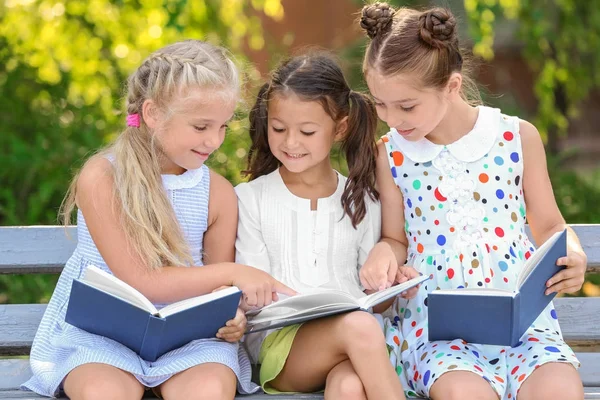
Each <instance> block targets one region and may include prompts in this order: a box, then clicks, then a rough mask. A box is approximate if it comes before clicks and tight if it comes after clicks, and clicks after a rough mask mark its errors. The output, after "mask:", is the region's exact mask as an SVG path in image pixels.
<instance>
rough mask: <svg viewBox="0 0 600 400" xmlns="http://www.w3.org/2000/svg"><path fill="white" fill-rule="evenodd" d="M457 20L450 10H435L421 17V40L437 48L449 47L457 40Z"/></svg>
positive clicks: (424, 13) (426, 12)
mask: <svg viewBox="0 0 600 400" xmlns="http://www.w3.org/2000/svg"><path fill="white" fill-rule="evenodd" d="M455 28H456V19H455V18H454V15H452V13H451V12H450V11H449V10H446V9H444V8H434V9H432V10H429V11H425V12H423V13H422V14H421V16H420V17H419V34H420V37H421V40H423V41H424V42H425V43H427V44H429V45H430V46H433V47H436V48H443V47H447V46H448V45H449V44H451V43H452V42H454V41H455V40H456V32H455V30H456V29H455Z"/></svg>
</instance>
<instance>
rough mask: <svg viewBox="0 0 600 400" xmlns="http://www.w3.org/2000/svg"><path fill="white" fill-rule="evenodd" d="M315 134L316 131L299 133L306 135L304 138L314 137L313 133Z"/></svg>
mask: <svg viewBox="0 0 600 400" xmlns="http://www.w3.org/2000/svg"><path fill="white" fill-rule="evenodd" d="M315 132H316V131H312V132H304V131H300V133H302V134H303V135H306V136H310V135H314V133H315Z"/></svg>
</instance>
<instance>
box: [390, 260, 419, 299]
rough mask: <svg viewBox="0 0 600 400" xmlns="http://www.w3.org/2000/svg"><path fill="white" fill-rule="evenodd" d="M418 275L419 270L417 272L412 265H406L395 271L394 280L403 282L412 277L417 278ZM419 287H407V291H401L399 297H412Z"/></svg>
mask: <svg viewBox="0 0 600 400" xmlns="http://www.w3.org/2000/svg"><path fill="white" fill-rule="evenodd" d="M418 276H419V272H417V270H416V269H414V268H413V267H408V266H403V267H399V268H398V272H397V273H396V282H397V283H404V282H406V281H409V280H411V279H413V278H417V277H418ZM420 287H421V285H417V286H415V287H412V288H410V289H408V290H407V291H404V292H402V294H400V297H403V298H405V299H412V298H414V297H415V296H416V295H417V292H418V291H419V288H420Z"/></svg>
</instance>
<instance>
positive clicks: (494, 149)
mask: <svg viewBox="0 0 600 400" xmlns="http://www.w3.org/2000/svg"><path fill="white" fill-rule="evenodd" d="M360 23H361V26H362V27H363V28H364V29H365V30H366V32H367V34H368V36H369V37H370V38H371V42H370V44H369V46H368V48H367V52H366V54H365V60H364V64H363V70H364V74H365V77H366V81H367V84H368V86H369V90H370V92H371V95H372V97H373V99H374V100H375V105H376V108H377V113H378V115H379V117H380V118H381V120H383V121H384V122H386V123H387V124H388V125H389V127H390V131H389V133H388V134H387V135H385V136H384V137H383V139H382V140H381V142H380V143H379V144H378V149H379V153H378V158H377V189H378V190H379V193H380V197H381V207H382V237H383V238H384V240H385V241H386V243H389V244H390V248H389V249H388V252H387V253H383V252H381V253H379V254H378V255H377V257H371V258H370V259H369V260H367V261H366V262H365V265H364V266H363V270H364V273H365V275H366V276H370V275H371V274H373V273H375V272H376V273H378V274H379V275H385V273H386V271H387V269H388V267H387V266H388V264H389V260H390V259H392V260H394V259H398V260H407V263H406V264H407V265H410V266H413V267H414V268H415V269H417V270H418V271H419V272H420V273H422V274H426V275H431V276H432V280H430V281H428V282H427V283H426V284H424V285H423V286H422V287H421V289H420V290H419V291H418V293H417V296H416V297H415V298H414V299H411V300H409V301H408V304H403V305H397V307H395V308H394V309H395V311H396V313H397V315H398V316H401V317H402V319H400V318H398V321H401V324H400V326H398V325H396V326H389V327H387V328H388V330H387V332H386V336H387V338H388V344H390V345H392V346H396V347H395V349H394V352H392V353H396V360H397V361H396V363H397V366H398V371H399V375H400V376H401V378H404V379H406V381H404V383H405V387H407V388H410V389H411V391H412V392H413V393H414V392H416V394H418V395H420V396H425V397H431V398H432V399H435V400H439V399H459V398H474V397H476V398H478V399H490V400H497V399H498V398H500V399H502V400H508V399H511V400H512V399H517V400H529V399H549V398H561V399H583V387H582V384H581V381H580V378H579V375H578V374H577V371H576V368H577V367H578V366H579V362H578V360H577V358H576V357H575V354H574V353H573V351H572V350H571V348H569V346H568V345H567V344H566V343H565V341H564V339H563V337H562V335H561V333H560V327H559V325H558V321H557V317H556V312H555V311H554V308H553V306H552V304H550V305H549V306H548V307H547V308H546V310H544V311H543V312H542V314H541V315H540V316H539V317H538V319H537V320H536V321H535V322H534V323H533V325H532V326H531V327H530V328H529V329H528V330H527V332H525V334H524V335H523V336H522V338H521V340H520V342H519V344H518V345H517V346H515V347H512V348H511V347H501V346H489V345H481V344H475V343H466V342H465V341H463V340H461V339H457V340H453V341H436V342H430V341H428V331H427V326H428V313H427V294H428V292H430V291H432V290H434V289H436V288H441V289H458V288H467V287H468V288H473V287H474V288H478V287H487V288H499V289H508V290H513V289H514V288H515V287H516V283H517V276H518V274H519V271H520V270H521V268H522V267H523V264H524V262H525V260H526V259H527V258H528V257H530V255H531V254H532V253H533V252H534V251H535V248H534V245H533V244H532V243H531V242H530V241H529V239H528V236H527V233H526V230H525V223H526V221H527V222H528V223H529V226H530V228H531V232H532V233H533V237H534V239H535V242H536V243H537V244H538V245H541V244H542V243H544V242H545V241H546V240H547V239H548V238H549V237H550V236H552V235H553V234H554V233H555V232H559V231H562V230H564V229H565V228H567V229H568V251H567V256H566V257H564V258H560V259H558V260H557V264H558V265H566V267H567V268H565V269H564V270H562V271H561V272H559V273H558V274H557V275H555V276H554V277H552V278H551V279H550V280H549V281H548V282H547V283H546V286H547V288H546V293H552V292H559V293H560V292H563V293H569V292H574V291H577V290H579V289H580V288H581V285H582V283H583V277H584V273H585V269H586V256H585V254H584V252H583V250H582V248H581V245H580V244H579V241H578V239H577V236H576V235H575V233H574V232H573V231H572V230H571V229H570V228H568V227H567V225H566V223H565V220H564V219H563V217H562V215H561V214H560V211H559V209H558V207H557V206H556V201H555V199H554V195H553V193H552V186H551V183H550V179H549V177H548V171H547V169H546V156H545V154H544V147H543V144H542V140H541V138H540V134H539V133H538V131H537V129H536V128H535V127H534V126H533V125H531V124H530V123H528V122H526V121H523V120H520V119H519V118H516V117H511V116H507V115H503V114H502V113H501V112H500V110H498V109H494V108H489V107H484V106H481V105H478V106H477V104H478V103H480V100H479V101H478V99H477V97H478V96H476V95H475V96H473V94H474V93H476V91H474V90H473V89H474V85H473V84H471V83H470V81H469V80H468V73H467V72H468V71H467V68H466V67H467V61H468V60H466V59H465V57H464V56H463V54H462V53H461V50H460V48H459V44H458V37H457V27H456V20H455V18H454V16H453V15H452V13H451V12H450V11H449V10H446V9H442V8H433V9H430V10H427V11H423V12H421V11H417V10H411V9H399V10H394V9H393V8H392V7H390V6H389V5H387V4H385V3H375V4H372V5H369V6H365V7H364V8H363V12H362V18H361V22H360ZM469 92H471V93H469ZM525 210H527V212H526V211H525ZM378 283H379V281H378V280H376V281H375V285H377V284H378ZM365 287H366V288H370V287H369V282H368V281H365ZM394 329H395V330H394ZM396 343H398V345H396Z"/></svg>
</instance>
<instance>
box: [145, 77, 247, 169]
mask: <svg viewBox="0 0 600 400" xmlns="http://www.w3.org/2000/svg"><path fill="white" fill-rule="evenodd" d="M235 106H236V99H235V98H233V96H228V97H227V96H222V95H221V93H219V92H215V91H209V90H201V89H194V90H191V91H188V92H187V93H186V95H185V96H183V97H181V96H176V98H175V99H174V100H173V101H172V102H171V104H169V107H171V109H172V110H173V115H172V116H171V117H170V118H169V119H168V120H167V121H164V123H161V121H158V126H159V128H158V129H157V135H158V136H157V139H158V140H159V143H160V146H161V149H162V152H163V154H164V155H165V156H166V157H165V158H166V160H165V161H164V162H163V166H162V167H163V168H162V169H163V171H162V172H163V173H164V174H180V173H183V172H184V171H185V170H188V169H196V168H200V167H201V166H202V164H204V162H205V161H206V160H207V159H208V157H209V156H210V154H211V153H212V152H213V151H215V150H216V149H218V148H219V146H221V144H222V143H223V140H224V139H225V130H226V127H227V123H228V121H229V120H230V119H231V117H232V116H233V112H234V110H235Z"/></svg>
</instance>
